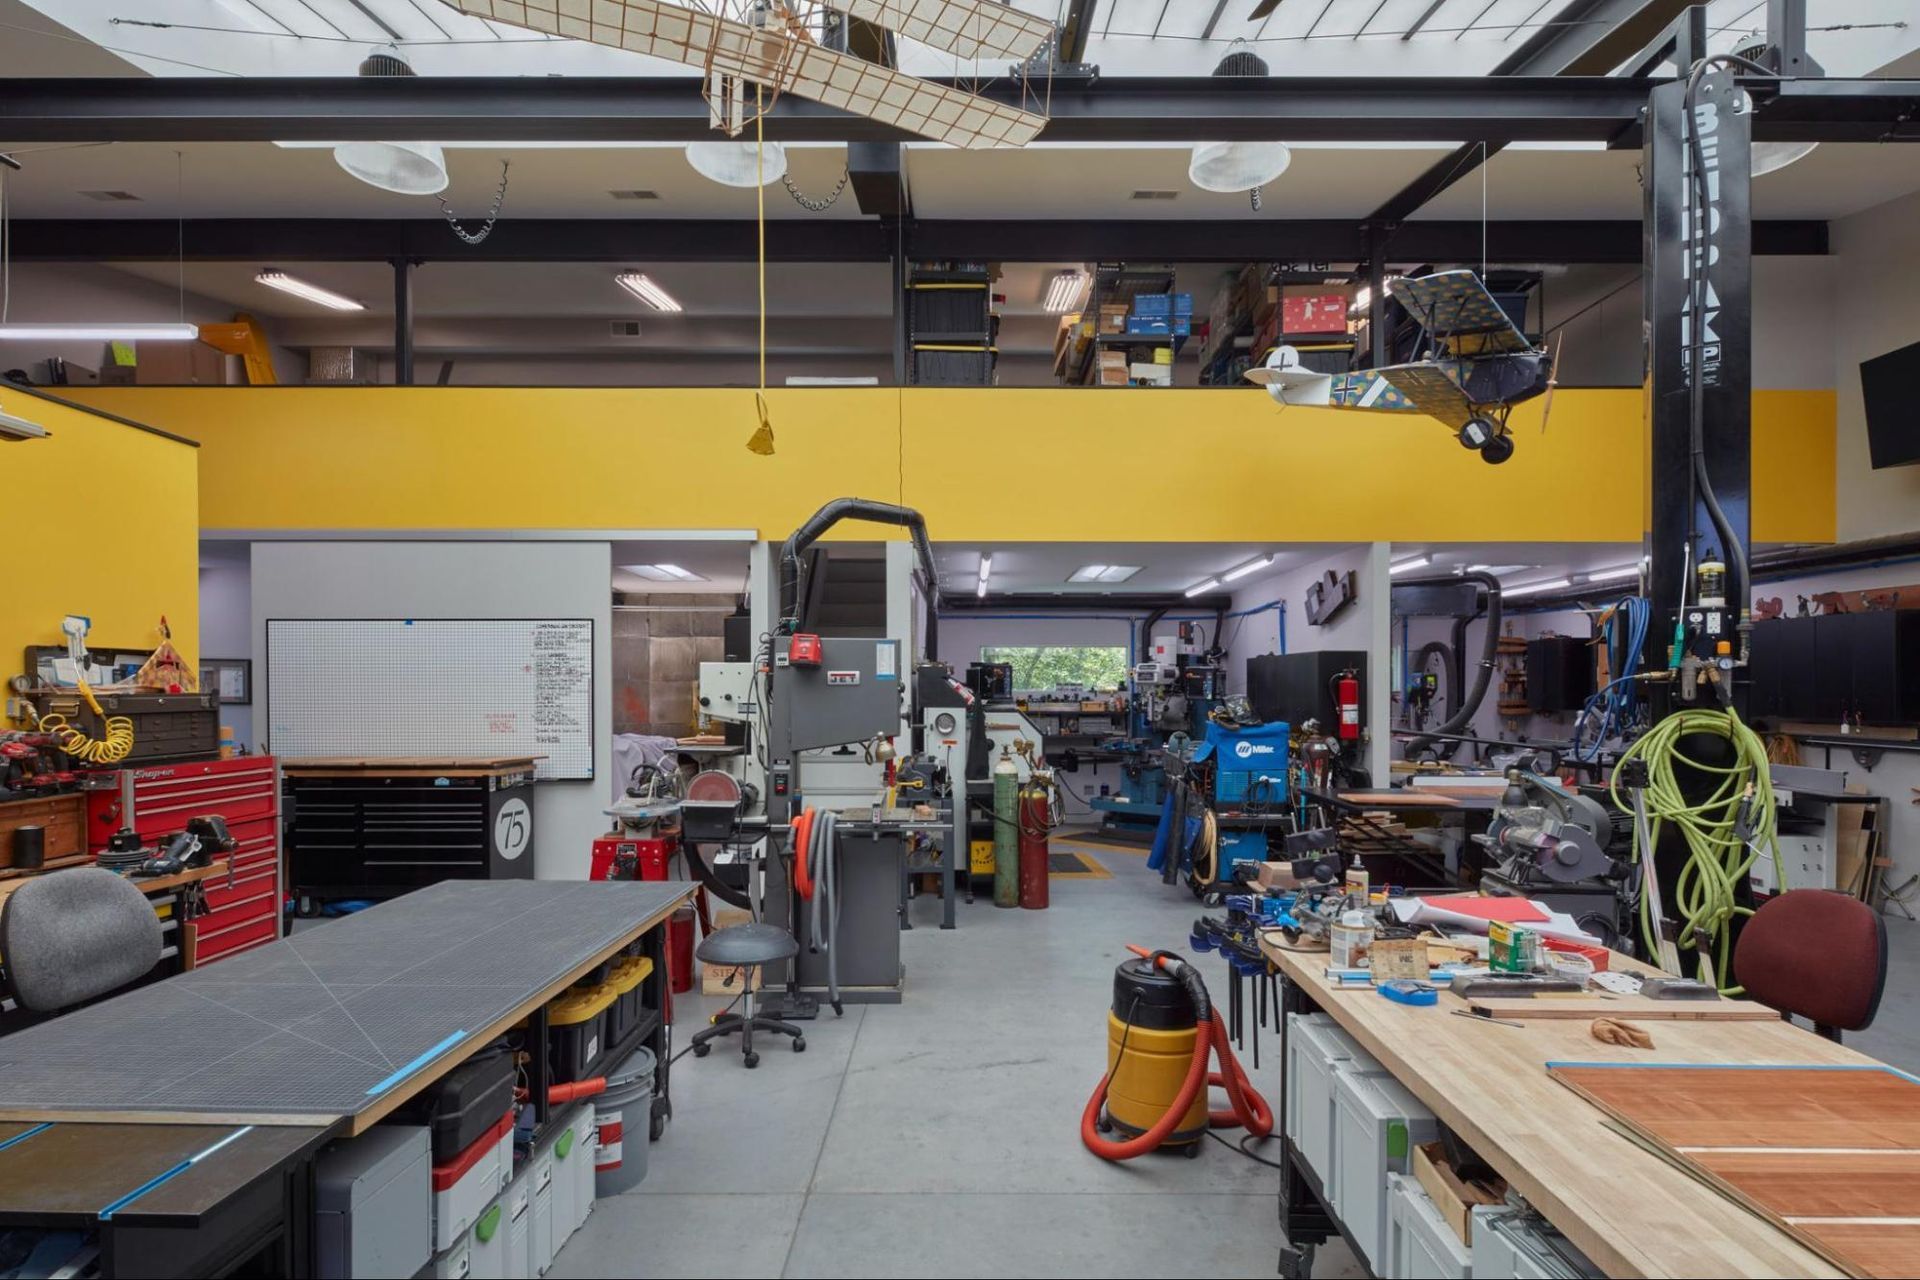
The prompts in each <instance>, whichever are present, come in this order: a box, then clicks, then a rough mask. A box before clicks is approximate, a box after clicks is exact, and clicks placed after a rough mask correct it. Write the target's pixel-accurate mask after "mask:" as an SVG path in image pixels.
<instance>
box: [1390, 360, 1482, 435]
mask: <svg viewBox="0 0 1920 1280" xmlns="http://www.w3.org/2000/svg"><path fill="white" fill-rule="evenodd" d="M1374 373H1375V374H1376V375H1377V376H1378V377H1379V378H1380V380H1381V381H1383V382H1385V383H1386V384H1387V385H1388V386H1391V387H1392V388H1393V389H1394V390H1395V391H1398V392H1399V393H1400V394H1401V395H1403V396H1405V397H1406V398H1407V402H1408V403H1409V404H1411V405H1412V406H1413V407H1414V408H1416V409H1418V410H1419V411H1420V412H1421V413H1424V414H1426V415H1427V416H1428V417H1430V418H1438V419H1439V420H1440V421H1442V422H1444V423H1446V424H1447V425H1448V426H1449V427H1452V428H1453V429H1454V430H1455V431H1458V430H1459V429H1460V428H1461V427H1464V426H1466V425H1467V423H1468V422H1469V421H1470V420H1471V419H1472V418H1473V416H1474V412H1473V404H1472V402H1471V401H1469V400H1468V399H1467V393H1466V392H1464V391H1462V390H1461V389H1460V384H1459V383H1458V382H1455V381H1454V380H1453V378H1452V377H1451V376H1449V375H1448V373H1447V371H1446V370H1445V369H1443V368H1441V367H1440V366H1439V365H1437V364H1434V363H1433V362H1431V361H1422V362H1420V363H1418V364H1395V365H1388V366H1387V367H1386V368H1384V369H1376V370H1374Z"/></svg>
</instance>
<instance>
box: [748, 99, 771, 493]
mask: <svg viewBox="0 0 1920 1280" xmlns="http://www.w3.org/2000/svg"><path fill="white" fill-rule="evenodd" d="M766 133H767V128H766V106H765V104H764V102H763V101H762V90H761V87H760V86H759V85H757V84H756V85H755V86H753V177H754V183H753V198H754V205H755V216H754V232H755V234H756V236H757V238H758V242H759V251H760V252H759V258H760V261H759V268H760V389H759V390H758V391H756V392H754V393H753V408H754V412H755V413H757V414H758V415H759V417H760V425H759V426H758V427H757V428H755V429H754V433H753V437H752V438H751V439H750V440H748V441H747V448H748V449H749V450H751V451H752V452H754V453H758V454H761V455H769V454H771V453H772V452H773V423H771V422H770V421H768V420H767V187H766V163H767V144H766Z"/></svg>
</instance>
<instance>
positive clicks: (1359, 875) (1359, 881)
mask: <svg viewBox="0 0 1920 1280" xmlns="http://www.w3.org/2000/svg"><path fill="white" fill-rule="evenodd" d="M1367 883H1368V882H1367V866H1366V864H1365V863H1364V862H1362V861H1360V855H1359V854H1357V853H1356V854H1354V855H1353V865H1352V866H1350V867H1348V868H1347V883H1346V890H1347V895H1348V896H1349V897H1357V898H1359V899H1360V901H1361V902H1365V901H1367V896H1368V895H1367Z"/></svg>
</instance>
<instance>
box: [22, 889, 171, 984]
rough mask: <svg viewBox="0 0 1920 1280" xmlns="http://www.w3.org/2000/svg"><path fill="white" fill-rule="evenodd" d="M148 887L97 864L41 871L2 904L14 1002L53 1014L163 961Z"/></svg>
mask: <svg viewBox="0 0 1920 1280" xmlns="http://www.w3.org/2000/svg"><path fill="white" fill-rule="evenodd" d="M160 951H161V942H160V920H159V917H158V916H156V915H154V913H153V904H152V903H151V902H149V901H147V897H146V895H145V894H143V893H141V892H140V890H139V889H138V888H136V887H135V886H134V885H133V884H131V883H130V882H128V881H127V880H124V879H122V878H121V877H119V876H117V875H115V874H114V873H113V872H111V871H105V870H102V869H101V868H99V867H73V868H70V869H68V870H65V871H52V872H48V873H46V874H44V875H38V876H35V877H33V878H32V879H31V880H29V881H28V882H27V883H26V884H23V885H21V886H20V887H19V888H18V889H15V890H14V891H13V892H12V893H11V894H9V895H8V896H7V901H6V906H5V907H4V908H0V963H4V965H5V971H6V986H7V989H8V991H9V993H10V994H11V995H12V996H13V999H14V1003H16V1004H18V1005H19V1006H20V1008H21V1009H22V1010H24V1011H26V1012H28V1013H38V1014H49V1013H54V1012H57V1011H59V1010H61V1009H69V1008H72V1007H73V1006H75V1005H80V1004H85V1003H86V1002H87V1001H89V1000H93V999H96V998H98V997H100V996H103V995H106V994H107V993H108V992H110V991H113V990H115V989H117V988H119V987H124V986H126V985H127V984H128V983H130V982H133V981H135V980H137V979H139V978H142V977H144V976H146V974H147V973H148V972H149V971H151V970H152V968H153V966H154V965H156V964H158V963H160Z"/></svg>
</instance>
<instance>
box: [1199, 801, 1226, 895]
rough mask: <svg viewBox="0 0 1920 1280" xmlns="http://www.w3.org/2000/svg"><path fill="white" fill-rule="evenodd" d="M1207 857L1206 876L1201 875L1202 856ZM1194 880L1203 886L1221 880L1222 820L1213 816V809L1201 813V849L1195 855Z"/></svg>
mask: <svg viewBox="0 0 1920 1280" xmlns="http://www.w3.org/2000/svg"><path fill="white" fill-rule="evenodd" d="M1202 853H1204V854H1205V855H1206V860H1207V862H1206V865H1207V870H1206V874H1205V875H1202V874H1201V873H1200V855H1201V854H1202ZM1193 875H1194V879H1196V880H1198V881H1199V882H1200V883H1201V884H1212V883H1213V882H1214V881H1215V880H1217V879H1219V878H1220V820H1219V819H1218V818H1216V817H1214V816H1213V810H1212V809H1203V810H1201V812H1200V848H1199V849H1197V850H1195V851H1194V855H1193Z"/></svg>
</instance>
